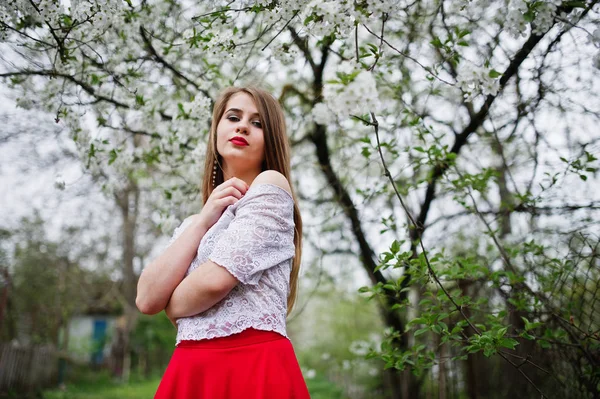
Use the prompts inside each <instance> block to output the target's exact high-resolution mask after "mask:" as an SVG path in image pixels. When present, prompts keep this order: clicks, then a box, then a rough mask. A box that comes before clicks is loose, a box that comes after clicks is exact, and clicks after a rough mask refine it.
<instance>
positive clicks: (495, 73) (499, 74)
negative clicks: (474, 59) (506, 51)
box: [489, 69, 502, 79]
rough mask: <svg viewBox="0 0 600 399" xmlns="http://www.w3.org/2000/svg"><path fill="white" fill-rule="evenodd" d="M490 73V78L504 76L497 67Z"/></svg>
mask: <svg viewBox="0 0 600 399" xmlns="http://www.w3.org/2000/svg"><path fill="white" fill-rule="evenodd" d="M489 75H490V78H492V79H496V78H498V77H500V76H502V74H501V73H500V72H498V71H496V70H495V69H491V70H490V72H489Z"/></svg>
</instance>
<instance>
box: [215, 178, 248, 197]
mask: <svg viewBox="0 0 600 399" xmlns="http://www.w3.org/2000/svg"><path fill="white" fill-rule="evenodd" d="M219 187H222V188H226V187H235V188H237V189H238V190H240V192H241V193H245V192H246V191H248V189H249V188H250V187H249V186H248V184H247V183H246V182H245V181H243V180H242V179H240V178H237V177H232V178H230V179H227V180H226V181H225V182H223V183H222V184H221V185H220V186H219Z"/></svg>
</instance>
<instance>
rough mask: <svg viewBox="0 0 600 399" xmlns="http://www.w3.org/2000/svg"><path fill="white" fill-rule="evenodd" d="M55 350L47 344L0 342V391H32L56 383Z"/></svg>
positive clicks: (56, 362) (56, 360)
mask: <svg viewBox="0 0 600 399" xmlns="http://www.w3.org/2000/svg"><path fill="white" fill-rule="evenodd" d="M57 376H58V357H57V352H56V351H55V350H54V349H53V348H51V347H47V346H29V347H19V346H15V345H12V344H10V343H0V393H6V392H9V391H17V392H19V391H33V390H37V389H39V388H42V387H46V386H49V385H52V384H54V383H56V381H57Z"/></svg>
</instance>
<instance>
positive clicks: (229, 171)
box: [223, 165, 261, 187]
mask: <svg viewBox="0 0 600 399" xmlns="http://www.w3.org/2000/svg"><path fill="white" fill-rule="evenodd" d="M260 172H261V170H260V169H258V170H248V169H247V168H235V167H233V166H229V165H224V166H223V181H227V180H229V179H231V178H232V177H237V178H238V179H241V180H243V181H245V182H246V184H247V185H248V187H250V185H251V184H252V182H253V181H254V179H255V178H256V176H258V175H259V174H260Z"/></svg>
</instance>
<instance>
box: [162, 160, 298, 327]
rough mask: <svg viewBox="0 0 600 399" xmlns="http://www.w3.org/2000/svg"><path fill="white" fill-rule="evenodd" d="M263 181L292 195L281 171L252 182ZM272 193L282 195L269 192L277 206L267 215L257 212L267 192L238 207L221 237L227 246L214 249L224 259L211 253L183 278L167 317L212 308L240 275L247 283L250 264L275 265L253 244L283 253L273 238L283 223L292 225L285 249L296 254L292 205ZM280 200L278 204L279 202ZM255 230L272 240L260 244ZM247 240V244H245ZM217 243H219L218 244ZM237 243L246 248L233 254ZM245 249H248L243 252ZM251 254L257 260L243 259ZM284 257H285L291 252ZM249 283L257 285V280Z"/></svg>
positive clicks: (263, 174) (263, 175) (270, 172)
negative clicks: (235, 254) (286, 215)
mask: <svg viewBox="0 0 600 399" xmlns="http://www.w3.org/2000/svg"><path fill="white" fill-rule="evenodd" d="M262 183H269V184H271V185H276V186H279V187H281V188H282V189H284V190H285V191H287V192H288V194H286V195H284V197H286V196H288V197H291V193H290V190H291V189H290V186H289V183H288V181H287V179H286V178H285V176H283V175H282V174H280V173H279V172H275V171H266V172H262V173H261V174H260V175H258V176H257V177H256V178H255V179H254V181H253V182H252V185H253V186H254V185H259V184H262ZM273 195H281V193H277V194H270V196H271V197H270V198H269V200H270V201H269V203H270V207H273V206H274V207H275V208H271V209H270V211H268V212H267V213H266V214H259V213H257V212H256V211H257V210H258V211H259V212H260V210H263V209H264V205H265V204H264V203H262V201H264V198H265V197H264V195H263V196H260V197H256V196H255V197H253V198H247V199H246V203H245V204H242V206H241V207H240V208H238V210H237V215H236V217H235V218H234V220H233V221H232V222H231V224H230V225H229V227H228V228H227V232H226V233H224V234H223V235H222V236H221V238H220V241H221V240H224V241H225V242H226V244H227V245H226V246H225V248H223V247H221V248H218V249H216V248H213V252H219V253H221V252H222V253H223V254H226V255H225V257H224V259H223V258H219V259H221V262H220V263H215V261H213V260H211V258H212V257H213V255H212V254H211V255H210V256H209V259H208V260H207V261H206V262H204V263H203V264H201V265H199V266H198V268H196V270H194V271H193V272H192V273H190V274H189V275H188V276H187V277H186V278H185V279H183V281H181V283H180V284H179V285H178V286H177V288H176V289H175V290H174V292H173V295H172V296H171V299H170V301H169V303H168V305H167V307H166V309H165V311H166V313H167V316H169V318H170V319H171V320H174V319H177V318H180V317H188V316H193V315H196V314H199V313H202V312H204V311H206V310H208V309H210V308H211V307H213V306H214V305H215V304H217V303H218V302H220V301H221V300H222V299H223V298H225V297H226V296H227V294H228V293H229V292H230V291H231V290H232V289H233V288H234V287H235V286H236V285H237V284H239V282H240V280H239V278H241V279H242V281H244V282H248V281H246V280H247V279H250V277H247V276H246V275H245V273H249V272H251V270H250V269H253V267H248V266H249V265H250V264H254V263H260V264H261V265H262V266H263V267H265V268H266V267H268V266H272V265H267V264H266V262H265V261H264V259H263V256H264V254H259V253H258V252H257V251H256V250H255V249H253V248H252V246H253V244H254V245H256V248H258V247H260V248H262V250H263V251H265V250H266V249H268V250H270V251H277V252H280V253H281V254H283V252H282V251H280V249H281V248H280V247H279V246H280V244H281V240H279V239H278V240H274V239H273V237H274V236H275V235H282V234H284V233H282V232H281V231H280V229H281V228H282V226H288V227H289V229H288V228H286V233H285V235H286V236H288V235H289V233H290V232H291V236H290V237H291V239H290V243H289V244H290V245H288V246H286V248H290V249H291V251H292V252H291V254H289V255H290V256H293V254H294V253H293V237H294V233H293V208H290V205H289V203H287V202H281V201H280V200H278V201H276V203H273V202H271V201H272V200H273V197H272V196H273ZM277 202H278V203H279V205H277ZM288 208H289V209H288ZM284 209H285V211H284ZM281 212H292V213H290V214H289V215H288V216H289V219H291V221H290V220H287V219H288V218H284V217H283V216H282V215H281ZM253 230H257V231H261V232H262V234H264V235H266V236H271V241H272V242H271V241H269V243H259V242H258V241H257V240H260V239H259V238H257V237H253V233H252V231H253ZM228 233H229V235H228ZM246 240H250V241H246ZM220 241H219V242H220ZM246 243H247V244H248V245H246ZM259 244H260V245H259ZM215 245H216V246H218V245H217V244H215ZM238 246H241V247H244V251H237V256H234V255H232V254H231V252H232V251H236V247H238ZM245 251H247V252H246V253H244V252H245ZM286 253H287V252H286ZM248 256H249V257H253V258H254V262H253V261H252V260H250V259H242V258H246V257H248ZM282 256H284V257H285V256H288V255H282ZM271 258H273V259H275V260H273V259H270V260H273V262H274V263H275V264H277V263H279V262H280V261H281V259H277V257H271ZM237 262H240V263H242V264H243V265H240V267H241V268H240V269H238V268H236V266H238V265H237V264H236V263H237ZM254 266H256V265H254ZM250 283H251V284H256V283H257V282H254V283H252V282H250Z"/></svg>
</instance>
